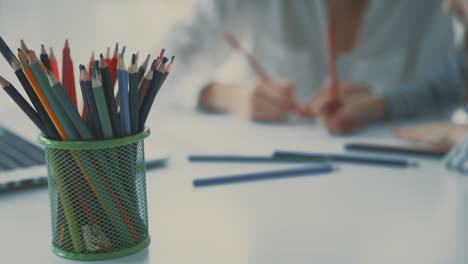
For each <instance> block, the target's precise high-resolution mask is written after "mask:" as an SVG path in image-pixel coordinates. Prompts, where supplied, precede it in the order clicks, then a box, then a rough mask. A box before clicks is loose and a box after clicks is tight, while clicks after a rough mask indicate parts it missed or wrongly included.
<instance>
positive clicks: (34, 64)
mask: <svg viewBox="0 0 468 264" xmlns="http://www.w3.org/2000/svg"><path fill="white" fill-rule="evenodd" d="M27 56H28V60H29V62H30V65H29V67H31V71H32V73H33V74H34V77H35V78H36V80H37V82H38V83H39V85H40V87H41V88H42V91H43V92H44V94H45V96H46V98H47V101H48V102H49V103H50V106H51V108H52V110H53V112H54V113H55V114H56V116H57V119H58V121H59V123H60V125H61V126H62V128H63V130H64V132H65V134H66V139H64V140H67V139H69V140H71V141H77V140H79V139H80V137H79V134H78V133H77V132H76V130H75V128H74V127H73V124H72V122H71V120H70V118H69V117H68V116H67V114H66V113H65V110H64V109H63V107H62V105H61V104H60V103H59V101H58V98H57V97H56V96H55V94H54V93H53V92H52V87H51V86H50V83H49V78H48V77H47V75H46V73H45V72H44V70H43V68H42V67H41V65H40V62H39V60H38V59H37V58H36V57H34V56H32V55H30V54H28V55H27Z"/></svg>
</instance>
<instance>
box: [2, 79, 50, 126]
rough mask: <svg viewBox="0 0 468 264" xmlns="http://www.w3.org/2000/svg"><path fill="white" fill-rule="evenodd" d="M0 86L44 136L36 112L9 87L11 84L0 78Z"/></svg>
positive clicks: (11, 86) (14, 89)
mask: <svg viewBox="0 0 468 264" xmlns="http://www.w3.org/2000/svg"><path fill="white" fill-rule="evenodd" d="M0 85H1V86H2V87H3V90H5V92H6V93H7V94H8V95H9V96H10V97H11V99H13V101H15V103H16V104H17V105H18V106H19V107H20V108H21V110H23V112H24V113H25V114H26V115H27V116H28V117H29V119H31V121H32V122H33V123H34V124H35V125H36V126H37V127H38V128H39V130H40V131H41V132H42V133H44V134H45V129H44V125H43V124H42V122H41V119H40V118H39V115H38V114H37V112H36V110H34V108H32V106H31V105H29V103H28V102H27V101H26V100H25V99H24V97H23V96H22V95H21V94H20V93H19V92H18V91H17V90H16V88H15V87H14V86H13V85H11V83H10V82H9V81H7V80H5V79H4V78H3V77H2V76H0Z"/></svg>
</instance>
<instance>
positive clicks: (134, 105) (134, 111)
mask: <svg viewBox="0 0 468 264" xmlns="http://www.w3.org/2000/svg"><path fill="white" fill-rule="evenodd" d="M138 83H139V82H138V66H137V65H136V55H135V54H133V55H132V63H131V65H130V71H129V73H128V100H129V107H130V127H131V131H132V134H136V133H138V108H139V107H138Z"/></svg>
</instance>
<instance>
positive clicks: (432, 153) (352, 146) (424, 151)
mask: <svg viewBox="0 0 468 264" xmlns="http://www.w3.org/2000/svg"><path fill="white" fill-rule="evenodd" d="M345 149H346V150H347V151H369V152H378V153H389V154H408V155H418V156H427V157H434V158H443V157H444V156H445V155H446V154H447V152H448V149H447V148H445V149H440V148H416V147H400V146H389V145H381V144H371V143H347V144H345Z"/></svg>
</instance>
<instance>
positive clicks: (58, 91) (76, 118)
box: [48, 72, 94, 140]
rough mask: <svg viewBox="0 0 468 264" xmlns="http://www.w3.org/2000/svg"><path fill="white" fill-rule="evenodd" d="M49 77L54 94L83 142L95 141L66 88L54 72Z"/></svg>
mask: <svg viewBox="0 0 468 264" xmlns="http://www.w3.org/2000/svg"><path fill="white" fill-rule="evenodd" d="M48 77H49V80H50V84H51V86H52V91H53V93H54V94H55V96H56V97H57V98H58V100H59V102H60V104H61V105H62V107H63V109H64V110H65V112H66V113H67V115H68V117H69V118H70V120H71V121H72V123H73V125H74V126H75V128H76V129H77V130H78V133H79V135H80V138H81V139H82V140H94V137H93V135H92V134H91V131H90V130H89V128H88V127H87V126H86V124H85V122H84V121H83V119H81V116H80V113H78V110H77V109H76V108H75V107H74V106H73V102H72V101H71V99H70V97H69V96H68V94H67V92H66V91H65V88H64V87H63V86H62V84H61V83H60V82H59V81H58V80H57V78H55V76H54V75H53V74H52V72H49V73H48Z"/></svg>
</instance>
